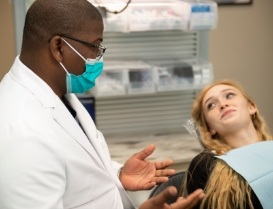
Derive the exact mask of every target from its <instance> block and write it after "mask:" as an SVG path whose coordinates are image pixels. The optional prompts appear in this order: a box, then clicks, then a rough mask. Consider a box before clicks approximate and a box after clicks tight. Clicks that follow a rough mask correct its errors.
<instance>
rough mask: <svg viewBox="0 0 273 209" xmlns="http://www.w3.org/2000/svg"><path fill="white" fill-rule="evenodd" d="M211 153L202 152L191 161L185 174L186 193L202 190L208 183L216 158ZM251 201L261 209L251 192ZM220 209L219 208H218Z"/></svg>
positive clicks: (257, 208) (256, 207)
mask: <svg viewBox="0 0 273 209" xmlns="http://www.w3.org/2000/svg"><path fill="white" fill-rule="evenodd" d="M214 156H215V155H214V154H213V153H211V152H208V151H204V152H201V153H200V154H199V155H197V156H196V157H195V158H193V160H192V161H191V163H190V165H189V169H188V173H187V185H186V186H187V191H188V193H192V192H193V191H194V190H196V189H198V188H201V189H204V188H205V186H206V183H207V181H208V178H209V175H210V173H211V172H212V170H213V168H214V166H215V163H216V161H217V160H219V159H217V158H215V157H214ZM251 200H252V204H253V206H254V208H255V209H263V207H262V205H261V203H260V201H259V199H258V198H257V196H256V194H255V193H254V192H253V190H252V191H251ZM220 208H221V207H220ZM194 209H199V206H196V207H195V208H194ZM245 209H249V206H246V208H245Z"/></svg>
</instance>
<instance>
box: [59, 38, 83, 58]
mask: <svg viewBox="0 0 273 209" xmlns="http://www.w3.org/2000/svg"><path fill="white" fill-rule="evenodd" d="M62 40H63V41H64V42H65V43H66V44H67V45H68V46H69V47H70V48H71V49H72V50H73V51H74V52H75V53H76V54H77V55H79V56H80V57H81V58H82V59H83V60H84V61H85V62H87V60H86V59H85V58H84V57H83V56H82V55H81V54H80V53H79V52H78V51H77V50H76V49H74V47H73V46H71V45H70V44H69V43H68V42H67V41H66V40H64V39H63V38H62Z"/></svg>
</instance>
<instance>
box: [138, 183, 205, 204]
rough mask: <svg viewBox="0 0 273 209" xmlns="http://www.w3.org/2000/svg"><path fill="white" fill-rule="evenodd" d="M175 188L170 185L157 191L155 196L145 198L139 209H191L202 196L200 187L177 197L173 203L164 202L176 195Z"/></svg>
mask: <svg viewBox="0 0 273 209" xmlns="http://www.w3.org/2000/svg"><path fill="white" fill-rule="evenodd" d="M176 193H177V190H176V188H175V187H173V186H170V187H168V188H166V189H165V190H163V191H162V192H161V193H159V194H158V195H157V196H155V197H152V198H150V199H148V200H146V201H145V202H144V203H143V204H141V205H140V207H139V209H191V208H193V207H195V206H196V205H197V204H198V203H199V202H200V201H201V200H202V199H203V197H204V195H205V194H204V192H203V190H201V189H198V190H196V191H195V192H193V193H191V194H190V195H189V196H188V197H186V198H184V197H179V198H178V199H177V201H176V202H175V203H172V204H170V205H168V204H167V203H166V202H167V200H168V199H171V198H173V197H175V196H176Z"/></svg>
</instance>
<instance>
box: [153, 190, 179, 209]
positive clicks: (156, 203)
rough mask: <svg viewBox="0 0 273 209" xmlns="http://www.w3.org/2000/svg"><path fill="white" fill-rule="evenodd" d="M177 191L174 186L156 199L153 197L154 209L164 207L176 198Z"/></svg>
mask: <svg viewBox="0 0 273 209" xmlns="http://www.w3.org/2000/svg"><path fill="white" fill-rule="evenodd" d="M176 194H177V190H176V188H175V187H174V186H170V187H167V188H166V189H164V190H163V191H162V192H160V193H159V194H158V195H156V196H155V197H152V198H151V199H152V201H153V205H154V206H155V207H154V208H157V207H158V208H160V207H162V206H163V205H164V204H165V203H166V202H167V201H168V200H169V199H171V198H173V197H175V196H176Z"/></svg>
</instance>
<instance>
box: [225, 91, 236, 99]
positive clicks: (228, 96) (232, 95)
mask: <svg viewBox="0 0 273 209" xmlns="http://www.w3.org/2000/svg"><path fill="white" fill-rule="evenodd" d="M234 96H235V94H234V93H233V92H230V93H227V95H226V98H227V99H231V98H233V97H234Z"/></svg>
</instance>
